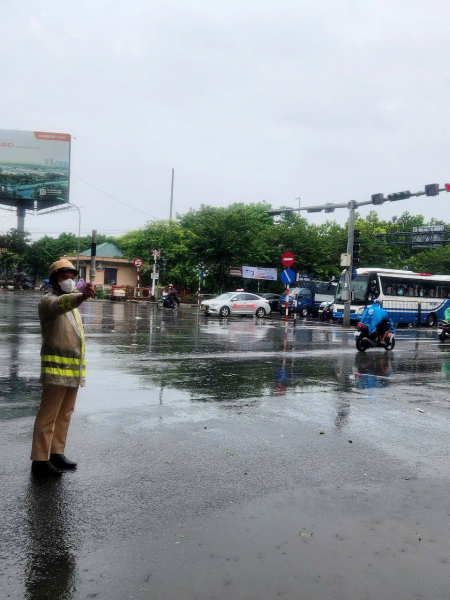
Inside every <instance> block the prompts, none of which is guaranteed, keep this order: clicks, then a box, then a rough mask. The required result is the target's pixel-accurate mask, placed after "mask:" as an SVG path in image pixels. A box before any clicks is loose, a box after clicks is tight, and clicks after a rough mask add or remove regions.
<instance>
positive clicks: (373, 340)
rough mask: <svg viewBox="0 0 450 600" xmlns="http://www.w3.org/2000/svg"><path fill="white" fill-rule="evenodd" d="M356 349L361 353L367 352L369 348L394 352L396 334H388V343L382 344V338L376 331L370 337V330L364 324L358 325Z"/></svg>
mask: <svg viewBox="0 0 450 600" xmlns="http://www.w3.org/2000/svg"><path fill="white" fill-rule="evenodd" d="M355 340H356V349H357V350H358V351H359V352H365V351H366V350H368V349H369V348H384V349H385V350H388V351H390V350H393V349H394V346H395V333H392V332H391V331H389V332H388V334H387V336H386V340H387V341H386V343H385V344H382V343H381V341H380V340H381V336H380V334H379V333H378V331H377V330H376V329H375V330H374V331H372V333H371V334H370V335H369V328H368V327H367V325H364V324H363V323H358V331H357V332H356V333H355Z"/></svg>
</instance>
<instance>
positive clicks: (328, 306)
mask: <svg viewBox="0 0 450 600" xmlns="http://www.w3.org/2000/svg"><path fill="white" fill-rule="evenodd" d="M333 302H334V300H329V301H325V302H322V304H321V305H320V306H319V319H320V320H321V321H322V323H325V322H326V321H331V319H332V318H333Z"/></svg>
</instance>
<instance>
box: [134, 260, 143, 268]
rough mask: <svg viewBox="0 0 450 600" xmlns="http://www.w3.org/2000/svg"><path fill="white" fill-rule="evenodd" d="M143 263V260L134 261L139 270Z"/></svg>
mask: <svg viewBox="0 0 450 600" xmlns="http://www.w3.org/2000/svg"><path fill="white" fill-rule="evenodd" d="M142 263H143V260H142V258H135V259H134V260H133V264H134V266H135V267H136V269H139V267H142Z"/></svg>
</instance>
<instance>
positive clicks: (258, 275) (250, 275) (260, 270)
mask: <svg viewBox="0 0 450 600" xmlns="http://www.w3.org/2000/svg"><path fill="white" fill-rule="evenodd" d="M242 277H244V278H247V279H267V280H269V281H276V280H277V270H276V269H271V268H265V267H242Z"/></svg>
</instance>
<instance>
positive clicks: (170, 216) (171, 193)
mask: <svg viewBox="0 0 450 600" xmlns="http://www.w3.org/2000/svg"><path fill="white" fill-rule="evenodd" d="M174 179H175V169H172V185H171V188H170V212H169V220H170V221H171V220H172V207H173V181H174Z"/></svg>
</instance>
